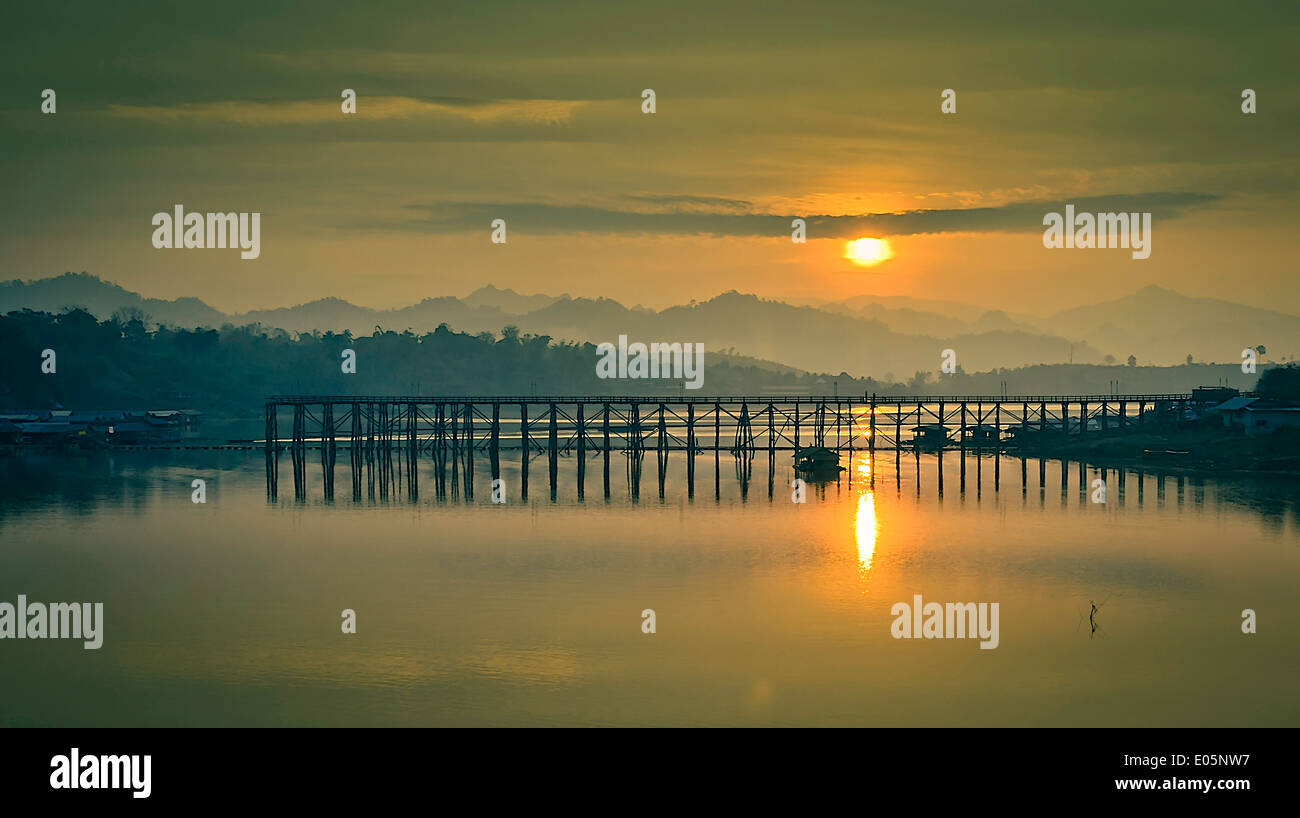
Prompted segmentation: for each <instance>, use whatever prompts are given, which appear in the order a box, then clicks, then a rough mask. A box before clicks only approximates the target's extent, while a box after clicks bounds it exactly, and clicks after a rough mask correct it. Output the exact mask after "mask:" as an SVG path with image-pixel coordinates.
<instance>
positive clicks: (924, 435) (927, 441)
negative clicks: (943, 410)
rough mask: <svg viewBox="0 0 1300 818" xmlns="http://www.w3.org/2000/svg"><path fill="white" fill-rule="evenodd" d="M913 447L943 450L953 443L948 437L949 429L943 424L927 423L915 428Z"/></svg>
mask: <svg viewBox="0 0 1300 818" xmlns="http://www.w3.org/2000/svg"><path fill="white" fill-rule="evenodd" d="M911 432H912V445H913V446H917V447H919V448H924V449H942V448H943V447H944V446H947V445H948V444H949V443H951V442H952V440H951V439H949V437H948V427H947V426H944V425H943V424H942V423H925V424H922V425H920V426H914V427H912V429H911Z"/></svg>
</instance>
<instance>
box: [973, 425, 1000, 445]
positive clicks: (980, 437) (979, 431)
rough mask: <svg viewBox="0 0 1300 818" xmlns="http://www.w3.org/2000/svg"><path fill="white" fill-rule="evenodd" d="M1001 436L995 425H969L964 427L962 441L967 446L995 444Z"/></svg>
mask: <svg viewBox="0 0 1300 818" xmlns="http://www.w3.org/2000/svg"><path fill="white" fill-rule="evenodd" d="M1001 438H1002V435H1001V433H1000V431H999V430H998V427H996V426H988V425H980V426H969V427H967V428H966V438H965V441H964V442H965V443H966V445H967V446H996V445H998V443H999V442H1001Z"/></svg>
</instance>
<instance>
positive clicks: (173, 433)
mask: <svg viewBox="0 0 1300 818" xmlns="http://www.w3.org/2000/svg"><path fill="white" fill-rule="evenodd" d="M201 415H202V413H201V412H199V411H197V410H195V409H141V410H122V409H36V410H20V411H12V412H0V443H26V444H33V445H79V446H103V445H110V444H129V443H164V442H168V441H176V440H180V439H181V438H182V437H183V436H184V434H185V433H187V432H190V431H193V430H194V429H196V428H197V427H198V424H199V418H200V417H201ZM10 427H12V428H10Z"/></svg>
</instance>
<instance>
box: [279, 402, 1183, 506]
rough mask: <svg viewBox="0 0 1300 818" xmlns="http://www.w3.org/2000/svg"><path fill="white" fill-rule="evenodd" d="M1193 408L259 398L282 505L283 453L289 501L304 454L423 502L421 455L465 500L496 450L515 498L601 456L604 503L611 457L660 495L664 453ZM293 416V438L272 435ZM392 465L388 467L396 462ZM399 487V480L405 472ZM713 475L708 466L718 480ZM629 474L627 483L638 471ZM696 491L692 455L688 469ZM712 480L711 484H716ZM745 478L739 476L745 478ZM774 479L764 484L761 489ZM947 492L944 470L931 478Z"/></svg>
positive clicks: (998, 436) (996, 443) (1013, 437)
mask: <svg viewBox="0 0 1300 818" xmlns="http://www.w3.org/2000/svg"><path fill="white" fill-rule="evenodd" d="M1194 406H1196V403H1195V400H1194V396H1193V395H1192V394H1154V395H1021V396H1014V397H1011V396H995V395H983V396H980V395H975V396H933V395H920V396H866V397H863V398H855V397H845V396H807V395H799V396H784V397H774V396H736V397H668V396H554V397H549V396H548V397H539V396H489V397H468V396H462V397H456V396H371V395H332V396H320V395H277V396H274V397H271V398H268V399H267V401H266V436H265V442H264V446H265V450H266V455H267V458H266V459H267V491H268V494H269V495H270V496H271V497H273V498H274V497H275V496H276V494H277V485H278V472H279V468H278V460H279V454H280V452H282V451H284V450H286V449H287V450H288V451H289V452H290V453H291V454H292V457H293V466H294V487H295V494H296V495H298V496H300V497H301V496H303V492H304V490H305V488H304V487H305V484H306V450H307V449H308V448H312V449H317V448H318V449H319V450H320V453H321V462H322V466H323V467H324V468H323V473H324V480H325V493H326V496H327V497H330V498H332V497H333V494H334V491H333V488H334V487H333V475H334V462H335V457H336V452H337V450H338V449H344V448H346V449H348V450H349V451H350V457H351V459H352V466H353V468H352V469H351V474H352V481H353V486H352V490H353V495H354V496H355V497H360V494H361V483H360V481H361V479H362V475H363V473H364V474H367V475H368V478H367V479H368V480H369V481H370V482H371V490H372V493H373V490H374V485H375V482H376V481H377V482H378V485H379V487H380V492H381V495H386V494H387V492H388V491H389V490H390V487H391V490H392V491H397V490H398V486H399V484H400V485H405V486H406V488H407V491H408V492H409V493H411V494H412V496H415V493H416V492H418V481H417V479H416V478H417V477H418V474H419V470H418V463H419V459H420V457H421V456H422V455H425V454H428V455H430V456H431V457H432V461H433V479H434V483H435V490H436V492H437V494H438V496H440V497H441V496H446V493H447V490H448V483H447V467H448V466H449V465H450V467H451V468H450V473H451V487H452V491H453V493H455V492H456V491H457V488H456V484H457V482H458V476H460V475H463V476H464V481H463V482H464V491H465V496H466V497H467V498H472V497H473V486H474V481H473V473H474V459H475V454H476V453H478V452H486V453H487V455H488V459H489V462H490V465H491V474H492V479H493V480H496V479H498V478H499V476H500V473H501V471H500V458H499V455H500V452H501V450H502V449H510V450H516V451H520V452H521V453H523V454H524V456H522V457H521V458H520V471H521V474H520V476H521V478H522V483H523V496H524V497H527V491H528V489H527V486H528V471H529V461H530V460H531V459H532V457H533V455H534V454H538V453H545V454H546V455H547V456H548V466H549V478H550V480H549V482H550V486H551V491H552V493H554V491H555V487H556V474H557V468H558V466H557V459H558V457H559V455H560V454H561V453H571V452H572V453H575V454H576V455H577V458H576V459H577V469H578V491H579V495H580V496H581V493H582V491H583V486H584V477H585V472H586V463H587V459H588V457H587V456H588V454H589V453H602V454H603V456H604V485H605V492H606V495H607V496H608V493H609V456H610V453H611V452H616V451H621V452H624V453H627V454H628V455H629V457H628V469H629V480H630V484H632V485H639V480H640V467H641V460H642V455H643V454H644V453H646V452H648V451H654V452H656V453H657V454H658V457H659V476H660V481H661V485H660V491H661V492H662V491H663V486H662V480H663V475H664V473H665V468H664V466H665V463H666V459H667V456H668V453H669V452H670V451H684V452H691V453H692V454H699V453H702V452H709V451H711V452H714V453H715V459H716V456H717V454H718V453H721V452H730V453H731V454H732V455H734V456H736V458H737V463H738V464H739V465H738V466H737V469H738V470H740V471H742V472H743V471H744V470H746V469H748V468H749V466H748V463H749V462H750V461H751V460H752V457H751V455H753V453H754V452H756V451H758V450H762V449H766V450H767V452H768V454H769V457H768V459H767V462H768V467H769V470H770V469H771V468H772V463H773V462H774V460H773V458H772V457H771V456H770V455H774V454H775V453H776V452H777V451H790V450H794V449H798V448H801V447H807V446H823V447H826V448H829V449H833V450H836V451H845V450H847V451H849V452H853V451H863V452H866V453H869V454H873V455H874V454H875V452H876V451H877V450H878V449H885V450H892V451H894V452H896V453H897V452H900V451H902V450H904V449H908V450H917V451H920V450H922V449H928V450H937V451H939V452H940V455H942V451H943V450H944V449H948V448H958V449H961V450H962V451H963V458H962V463H963V470H962V471H963V482H964V463H965V458H964V452H965V450H966V449H968V448H970V449H975V450H977V451H989V450H991V451H994V452H998V451H1001V450H1002V449H1003V448H1006V447H1007V446H1008V445H1010V444H1011V443H1012V442H1015V441H1020V440H1023V439H1024V438H1030V439H1033V438H1035V437H1036V436H1040V435H1087V434H1104V433H1107V432H1118V431H1121V430H1125V429H1132V428H1135V427H1142V426H1146V425H1147V424H1156V423H1170V422H1175V421H1178V420H1182V419H1183V418H1185V417H1186V415H1187V411H1188V410H1189V409H1192V408H1193V407H1194ZM282 416H288V417H287V418H284V419H287V420H289V421H290V423H291V426H290V427H289V428H290V435H289V437H287V438H286V437H283V436H282V435H281V434H280V431H279V430H280V428H281V425H280V424H281V420H282ZM395 453H396V454H398V455H399V456H398V457H394V454H395ZM403 466H404V467H405V468H404V471H405V472H406V479H405V480H402V479H401V472H402V471H403ZM715 471H716V469H715ZM634 472H635V473H634ZM687 475H688V481H689V483H690V487H691V493H692V496H693V494H694V457H690V458H687ZM715 477H716V475H715ZM741 478H742V481H744V480H747V474H741ZM770 483H771V476H770V475H769V484H770ZM940 487H942V473H941V474H940Z"/></svg>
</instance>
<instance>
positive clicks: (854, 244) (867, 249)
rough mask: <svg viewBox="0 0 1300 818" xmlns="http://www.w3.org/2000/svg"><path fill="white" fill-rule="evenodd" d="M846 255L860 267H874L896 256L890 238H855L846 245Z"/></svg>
mask: <svg viewBox="0 0 1300 818" xmlns="http://www.w3.org/2000/svg"><path fill="white" fill-rule="evenodd" d="M844 257H845V258H846V259H848V260H849V261H851V262H853V263H854V264H856V265H858V266H859V267H874V266H875V265H877V264H879V263H880V262H882V261H888V260H889V259H891V258H893V257H894V251H893V250H891V249H890V247H889V240H888V239H854V240H853V241H851V242H848V243H847V244H845V245H844Z"/></svg>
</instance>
